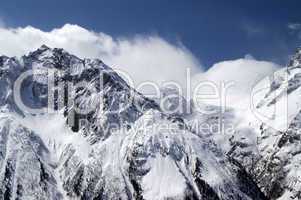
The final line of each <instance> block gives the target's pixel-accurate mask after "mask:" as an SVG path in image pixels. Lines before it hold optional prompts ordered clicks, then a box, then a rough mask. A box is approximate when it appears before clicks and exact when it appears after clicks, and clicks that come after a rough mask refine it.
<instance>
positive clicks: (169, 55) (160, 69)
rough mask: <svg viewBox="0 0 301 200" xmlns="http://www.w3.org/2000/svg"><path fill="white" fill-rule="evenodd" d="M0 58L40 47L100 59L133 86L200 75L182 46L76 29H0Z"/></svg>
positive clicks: (191, 58)
mask: <svg viewBox="0 0 301 200" xmlns="http://www.w3.org/2000/svg"><path fill="white" fill-rule="evenodd" d="M0 44H1V46H0V54H4V55H8V56H21V55H23V54H26V53H28V52H29V51H32V50H35V49H36V48H38V47H40V46H41V45H42V44H46V45H47V46H50V47H59V48H64V49H65V50H67V51H69V52H71V53H73V54H75V55H77V56H79V57H81V58H84V57H88V58H91V57H92V58H100V59H101V60H103V61H104V62H105V63H107V64H108V65H110V66H111V67H113V68H115V69H120V70H123V71H126V72H127V73H128V74H129V75H130V76H131V77H132V78H133V79H134V81H135V83H136V84H138V83H140V82H142V81H144V80H150V81H155V82H156V83H160V82H162V81H164V80H167V81H169V80H175V81H178V82H180V83H182V84H184V81H185V74H186V68H187V67H188V68H190V69H191V71H192V72H193V73H196V72H201V70H202V69H201V65H200V64H199V62H198V60H197V59H196V58H195V57H194V56H193V55H192V53H191V52H190V51H189V50H187V49H186V48H185V47H184V46H183V45H180V44H179V45H173V44H170V43H169V42H167V41H166V40H164V39H162V38H160V37H158V36H135V37H132V38H113V37H111V36H109V35H107V34H105V33H96V32H93V31H89V30H86V29H84V28H82V27H80V26H77V25H70V24H66V25H65V26H63V27H62V28H58V29H53V30H52V31H50V32H44V31H41V30H39V29H36V28H33V27H30V26H28V27H25V28H16V29H11V28H0Z"/></svg>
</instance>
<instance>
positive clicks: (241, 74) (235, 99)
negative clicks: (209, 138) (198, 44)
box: [193, 55, 279, 107]
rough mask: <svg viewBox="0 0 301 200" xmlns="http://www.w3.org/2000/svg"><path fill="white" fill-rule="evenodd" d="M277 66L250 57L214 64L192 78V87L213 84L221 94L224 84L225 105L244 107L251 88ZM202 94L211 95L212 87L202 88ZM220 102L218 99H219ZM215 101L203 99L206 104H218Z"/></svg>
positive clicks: (218, 102) (271, 72) (277, 67)
mask: <svg viewBox="0 0 301 200" xmlns="http://www.w3.org/2000/svg"><path fill="white" fill-rule="evenodd" d="M277 69H279V66H278V65H277V64H275V63H272V62H266V61H258V60H255V58H253V57H252V56H251V55H246V56H245V58H241V59H237V60H229V61H223V62H219V63H216V64H214V65H213V66H212V67H211V68H210V69H209V70H208V71H207V72H205V73H201V74H198V75H196V76H195V77H194V78H193V80H194V81H193V82H194V85H195V84H197V83H200V82H201V81H209V82H211V83H213V84H214V85H215V86H216V88H217V89H218V90H219V91H218V92H221V90H222V88H223V86H222V84H223V83H225V85H226V87H225V88H224V89H225V91H226V93H225V94H226V96H225V97H226V101H227V102H226V103H227V105H228V106H230V107H236V106H239V107H240V106H246V105H247V104H248V100H249V99H250V94H251V90H252V88H253V87H254V86H255V85H256V84H257V83H258V82H259V81H260V80H262V79H263V78H264V77H266V76H270V75H272V74H273V72H274V71H275V70H277ZM203 92H204V94H213V87H204V88H203ZM219 100H220V99H219ZM219 100H216V99H209V98H208V99H205V101H206V102H207V103H213V104H220V101H219Z"/></svg>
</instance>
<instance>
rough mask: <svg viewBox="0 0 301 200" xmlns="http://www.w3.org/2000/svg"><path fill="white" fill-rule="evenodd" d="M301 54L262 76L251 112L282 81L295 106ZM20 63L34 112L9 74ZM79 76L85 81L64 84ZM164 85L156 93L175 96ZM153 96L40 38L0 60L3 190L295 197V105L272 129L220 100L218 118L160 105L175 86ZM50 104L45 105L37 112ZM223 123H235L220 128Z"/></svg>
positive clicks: (87, 195)
mask: <svg viewBox="0 0 301 200" xmlns="http://www.w3.org/2000/svg"><path fill="white" fill-rule="evenodd" d="M300 63H301V52H300V51H299V52H298V53H297V55H296V56H295V57H294V58H293V59H292V63H291V64H290V65H289V67H288V68H287V69H284V70H281V71H280V72H276V74H275V78H274V79H273V80H272V81H271V82H269V81H267V80H263V83H260V87H263V86H264V87H263V88H266V87H267V88H268V89H267V90H264V92H266V94H264V95H259V97H257V99H256V102H255V103H256V105H257V106H256V109H258V112H260V113H262V112H264V113H267V114H269V113H270V112H271V110H270V108H269V106H270V105H272V104H277V102H281V98H282V97H283V98H284V97H285V95H282V94H283V93H284V92H285V91H286V89H288V90H287V91H288V92H287V93H288V94H289V96H291V97H292V99H294V100H295V102H294V103H296V104H297V103H298V101H297V98H296V95H297V92H298V90H299V85H298V84H299V78H298V77H301V76H300V74H301V65H300ZM45 69H46V70H45ZM29 70H31V72H32V74H31V76H28V77H27V78H25V79H24V81H23V82H22V84H20V91H21V95H20V98H21V99H22V102H24V104H25V105H26V106H27V107H30V108H35V109H36V110H37V109H39V110H40V111H41V112H40V113H36V114H33V113H30V112H29V110H26V109H25V110H24V109H21V108H20V105H19V104H18V102H16V99H15V98H14V96H15V95H16V94H15V93H14V92H16V91H15V89H16V85H15V83H16V82H18V81H19V77H20V75H22V74H24V72H27V71H29ZM52 73H53V76H49V75H50V74H52ZM299 73H300V74H299ZM50 77H53V79H52V78H50ZM287 77H288V79H286V78H287ZM49 81H52V82H53V85H54V87H51V88H49V87H48V86H49ZM81 82H83V83H84V85H83V86H84V87H79V88H75V89H74V88H73V90H72V88H71V89H70V85H74V84H78V83H81ZM14 87H15V88H14ZM162 91H163V92H162V93H163V96H168V95H169V94H175V91H174V90H172V89H169V88H165V89H162ZM50 95H52V97H53V98H51V99H52V100H53V101H51V102H49V96H50ZM60 96H63V98H60ZM158 101H159V100H158V99H154V100H151V99H149V98H146V97H145V96H143V95H142V94H140V93H138V92H137V91H136V90H135V89H133V88H131V87H130V86H129V85H128V84H127V83H126V81H124V80H123V79H122V78H121V77H120V76H119V75H118V74H117V73H115V72H114V71H113V70H112V69H111V68H110V67H108V66H107V65H105V64H104V63H103V62H102V61H100V60H97V59H94V60H93V59H80V58H78V57H76V56H74V55H70V54H69V53H68V52H66V51H64V50H63V49H56V48H55V49H51V48H49V47H47V46H42V47H40V48H39V49H38V50H36V51H34V52H31V53H29V54H28V55H26V56H23V57H21V58H8V57H5V56H2V57H0V196H1V198H2V199H22V200H23V199H26V200H27V199H87V200H88V199H151V200H156V199H158V200H159V199H202V200H211V199H216V200H218V199H220V200H232V199H246V200H249V199H253V200H260V199H290V198H291V199H294V198H295V199H299V198H301V197H300V187H301V186H300V184H299V180H300V177H299V176H300V175H299V173H300V169H299V163H300V157H299V155H300V154H299V152H301V151H300V140H299V139H300V135H299V134H298V130H299V127H301V124H300V120H298V119H300V116H299V115H300V114H299V113H300V110H301V109H299V107H298V106H295V107H293V109H292V110H293V111H294V114H292V116H291V115H290V118H289V120H290V122H289V126H288V127H287V128H286V127H284V126H283V125H282V126H281V128H282V129H277V130H281V131H276V130H275V128H279V127H278V126H277V127H273V123H272V122H273V120H270V121H271V122H270V121H269V123H263V122H262V121H261V120H258V119H256V118H246V119H244V120H241V119H238V117H237V116H236V111H235V110H233V109H230V108H229V109H227V110H226V112H224V113H223V114H222V115H221V114H220V113H219V112H212V114H210V115H208V114H206V115H205V114H202V113H198V112H197V111H196V110H194V108H193V106H192V109H191V110H189V112H187V110H185V109H184V110H185V113H181V112H176V113H170V112H166V107H167V110H168V109H169V110H172V108H173V107H175V106H176V105H175V104H178V103H181V104H183V105H182V106H183V107H184V108H185V107H186V104H187V102H186V100H185V99H184V98H183V97H181V96H180V95H179V96H178V98H177V96H176V95H173V96H172V98H170V99H169V100H168V101H166V104H164V105H163V106H165V108H162V105H160V104H159V103H158ZM49 104H51V105H52V109H48V110H45V109H42V108H45V107H46V106H47V105H48V107H49ZM91 106H92V108H93V109H91V110H90V109H89V108H90V107H91ZM78 108H80V109H82V110H85V111H86V110H88V112H86V113H82V112H78V110H77V109H78ZM204 108H205V109H209V110H218V109H219V108H218V107H215V106H209V105H204ZM220 120H222V121H223V122H224V123H225V124H226V126H224V127H221V128H217V129H215V130H213V131H207V132H203V131H202V132H200V129H198V128H196V127H195V126H194V124H193V123H192V122H194V121H197V122H199V124H202V123H204V122H206V123H207V124H215V123H216V124H218V122H219V121H220ZM275 120H279V118H277V119H274V121H275ZM241 121H248V123H246V124H241ZM280 121H281V120H280ZM230 124H235V127H234V129H233V131H232V132H228V133H227V134H226V135H223V134H221V132H222V131H223V130H225V129H226V128H227V127H229V126H230ZM274 124H277V125H279V121H277V122H275V123H274Z"/></svg>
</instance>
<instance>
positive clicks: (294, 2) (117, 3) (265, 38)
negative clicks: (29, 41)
mask: <svg viewBox="0 0 301 200" xmlns="http://www.w3.org/2000/svg"><path fill="white" fill-rule="evenodd" d="M300 8H301V1H300V0H289V1H283V0H253V1H238V0H224V1H222V0H220V1H214V0H186V1H184V0H170V1H167V0H153V1H144V0H131V1H125V0H110V1H103V0H90V1H79V0H64V1H58V0H52V1H36V0H26V1H20V0H10V1H1V7H0V17H1V18H2V19H3V20H4V21H5V24H6V25H7V26H9V27H19V26H27V25H31V26H34V27H36V28H40V29H42V30H45V31H48V30H51V29H53V28H57V27H61V26H63V25H64V24H66V23H72V24H78V25H80V26H82V27H85V28H87V29H90V30H94V31H97V32H104V33H107V34H109V35H112V36H132V35H136V34H157V35H159V36H160V37H162V38H164V39H166V40H168V41H170V42H172V43H177V42H179V41H180V42H181V43H183V45H185V46H186V47H187V48H188V49H189V50H190V51H191V52H192V53H193V54H194V55H195V56H196V57H197V58H198V59H199V60H200V61H201V62H202V64H203V66H206V67H210V66H211V65H212V64H214V63H216V62H219V61H223V60H229V59H237V58H240V57H244V56H245V55H246V54H251V55H252V56H254V57H255V58H256V59H261V60H268V61H273V62H276V63H279V64H285V63H286V62H287V59H288V56H289V55H290V54H292V53H293V52H294V50H295V48H296V47H297V46H300V45H301V34H300V28H301V25H300V26H298V23H301V12H300ZM293 25H295V26H293Z"/></svg>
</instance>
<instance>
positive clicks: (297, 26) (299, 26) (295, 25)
mask: <svg viewBox="0 0 301 200" xmlns="http://www.w3.org/2000/svg"><path fill="white" fill-rule="evenodd" d="M287 27H288V28H289V29H291V30H300V29H301V24H300V23H289V24H288V25H287Z"/></svg>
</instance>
